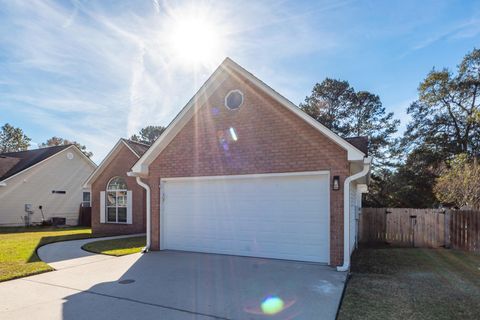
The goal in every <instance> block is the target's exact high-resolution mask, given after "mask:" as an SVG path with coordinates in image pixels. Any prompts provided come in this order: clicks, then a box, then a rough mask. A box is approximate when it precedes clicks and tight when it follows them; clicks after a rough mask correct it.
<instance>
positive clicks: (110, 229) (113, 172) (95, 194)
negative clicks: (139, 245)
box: [91, 144, 146, 235]
mask: <svg viewBox="0 0 480 320" xmlns="http://www.w3.org/2000/svg"><path fill="white" fill-rule="evenodd" d="M119 148H120V150H119V151H118V152H117V153H116V154H115V156H114V157H113V158H112V159H111V160H110V161H109V163H108V164H107V165H106V167H105V168H104V169H103V171H102V172H101V173H100V175H99V176H98V177H97V178H96V179H95V181H93V183H92V189H91V190H92V194H91V199H92V232H93V233H94V234H97V235H98V234H108V235H116V234H132V233H144V232H145V228H146V226H145V223H146V220H145V201H146V200H145V190H144V189H143V188H142V187H140V186H139V185H138V184H137V182H136V181H135V178H133V177H129V176H127V172H129V171H130V169H131V167H132V166H133V165H134V164H135V162H136V161H137V160H138V157H137V156H136V155H135V154H133V152H132V151H131V150H130V149H129V148H128V147H127V146H125V145H124V144H122V145H121V146H120V147H119ZM116 176H119V177H122V178H124V179H125V182H126V183H127V188H128V190H131V191H132V199H133V203H132V224H117V223H100V192H101V191H105V189H106V188H107V184H108V182H109V181H110V179H111V178H113V177H116Z"/></svg>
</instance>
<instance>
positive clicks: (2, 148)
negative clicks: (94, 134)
mask: <svg viewBox="0 0 480 320" xmlns="http://www.w3.org/2000/svg"><path fill="white" fill-rule="evenodd" d="M164 130H165V128H164V127H162V126H146V127H145V128H142V129H141V130H140V131H139V133H138V134H134V135H132V136H131V137H130V140H132V141H135V142H139V143H143V144H147V145H151V144H152V143H153V142H154V141H155V140H156V139H157V138H158V137H159V136H160V135H161V134H162V132H163V131H164ZM31 141H32V139H30V138H29V137H28V136H27V135H26V134H25V133H24V132H23V130H22V129H21V128H16V127H14V126H12V125H10V124H9V123H5V124H4V125H3V126H2V127H1V128H0V154H2V153H8V152H17V151H24V150H27V149H28V148H29V147H30V142H31ZM70 144H73V145H75V146H77V147H78V148H79V149H80V150H81V151H82V152H83V153H84V154H85V155H86V156H87V157H89V158H91V157H92V156H93V153H92V152H91V151H89V150H88V149H87V147H86V146H85V145H83V144H81V143H79V142H77V141H74V140H68V139H64V138H60V137H56V136H54V137H51V138H50V139H48V140H47V141H45V142H42V143H40V144H38V148H46V147H54V146H65V145H70Z"/></svg>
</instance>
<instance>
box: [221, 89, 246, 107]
mask: <svg viewBox="0 0 480 320" xmlns="http://www.w3.org/2000/svg"><path fill="white" fill-rule="evenodd" d="M242 104H243V93H242V92H241V91H240V90H232V91H230V92H229V93H228V94H227V95H226V97H225V106H226V107H227V108H228V109H230V110H236V109H238V108H240V106H241V105H242Z"/></svg>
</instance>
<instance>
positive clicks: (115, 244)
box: [82, 236, 146, 257]
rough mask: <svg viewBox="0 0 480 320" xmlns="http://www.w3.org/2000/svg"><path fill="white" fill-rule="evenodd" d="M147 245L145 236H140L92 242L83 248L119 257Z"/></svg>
mask: <svg viewBox="0 0 480 320" xmlns="http://www.w3.org/2000/svg"><path fill="white" fill-rule="evenodd" d="M145 245H146V240H145V236H140V237H129V238H122V239H113V240H100V241H95V242H90V243H87V244H85V245H84V246H83V247H82V249H84V250H87V251H90V252H94V253H101V254H107V255H110V256H117V257H118V256H124V255H127V254H132V253H137V252H140V251H142V249H143V248H144V247H145Z"/></svg>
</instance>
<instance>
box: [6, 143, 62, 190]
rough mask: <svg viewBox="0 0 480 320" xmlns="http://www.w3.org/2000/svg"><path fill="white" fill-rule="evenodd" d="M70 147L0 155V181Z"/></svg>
mask: <svg viewBox="0 0 480 320" xmlns="http://www.w3.org/2000/svg"><path fill="white" fill-rule="evenodd" d="M70 146H71V145H64V146H54V147H47V148H41V149H35V150H26V151H18V152H6V153H0V181H2V180H5V179H7V178H9V177H11V176H13V175H15V174H17V173H19V172H22V171H23V170H25V169H28V168H30V167H31V166H33V165H35V164H37V163H39V162H41V161H43V160H45V159H47V158H49V157H51V156H53V155H54V154H56V153H58V152H60V151H62V150H64V149H66V148H68V147H70ZM2 173H3V174H2Z"/></svg>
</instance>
